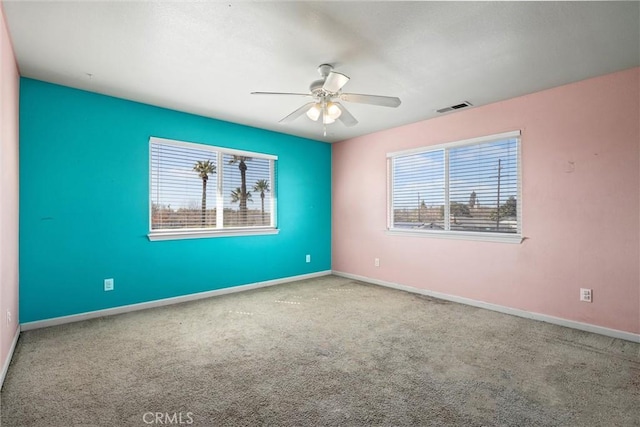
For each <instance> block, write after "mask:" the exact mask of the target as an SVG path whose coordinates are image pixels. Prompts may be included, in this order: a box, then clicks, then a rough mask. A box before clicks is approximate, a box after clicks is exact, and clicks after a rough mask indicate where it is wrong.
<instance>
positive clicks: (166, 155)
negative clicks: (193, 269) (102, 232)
mask: <svg viewBox="0 0 640 427" xmlns="http://www.w3.org/2000/svg"><path fill="white" fill-rule="evenodd" d="M276 161H277V157H276V156H272V155H269V154H261V153H253V152H248V151H239V150H232V149H227V148H220V147H213V146H210V145H203V144H193V143H189V142H181V141H172V140H167V139H161V138H154V137H152V138H151V139H150V140H149V165H150V169H149V170H150V172H149V181H150V182H149V199H150V200H149V205H150V206H149V209H150V212H149V239H150V240H166V239H183V238H197V237H213V236H225V235H246V234H272V233H276V232H277V229H276V185H275V165H276Z"/></svg>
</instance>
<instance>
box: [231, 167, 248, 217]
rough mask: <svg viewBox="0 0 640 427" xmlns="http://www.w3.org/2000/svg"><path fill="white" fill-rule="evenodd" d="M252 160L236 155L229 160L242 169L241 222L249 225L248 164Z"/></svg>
mask: <svg viewBox="0 0 640 427" xmlns="http://www.w3.org/2000/svg"><path fill="white" fill-rule="evenodd" d="M249 160H251V157H246V156H236V155H234V156H233V158H232V159H231V160H229V164H230V165H233V164H236V163H237V164H238V169H240V194H239V196H240V198H239V199H238V201H239V202H240V221H241V222H242V223H243V224H246V223H247V198H248V197H250V196H248V194H249V193H247V163H246V162H248V161H249Z"/></svg>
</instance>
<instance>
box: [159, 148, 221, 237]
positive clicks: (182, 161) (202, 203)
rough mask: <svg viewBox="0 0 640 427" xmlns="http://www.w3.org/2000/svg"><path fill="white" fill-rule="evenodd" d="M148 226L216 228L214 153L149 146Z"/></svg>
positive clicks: (215, 166)
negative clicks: (149, 218) (149, 214)
mask: <svg viewBox="0 0 640 427" xmlns="http://www.w3.org/2000/svg"><path fill="white" fill-rule="evenodd" d="M150 150H151V182H150V184H151V187H150V192H151V194H150V196H151V197H150V198H151V229H152V230H160V229H178V228H215V227H216V171H217V165H216V157H217V155H216V153H215V152H213V151H210V150H200V149H197V148H191V147H183V146H179V145H168V144H156V143H152V144H151V147H150Z"/></svg>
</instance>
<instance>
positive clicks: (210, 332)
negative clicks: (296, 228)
mask: <svg viewBox="0 0 640 427" xmlns="http://www.w3.org/2000/svg"><path fill="white" fill-rule="evenodd" d="M0 398H1V405H2V406H1V408H2V415H1V419H2V427H36V426H47V427H50V426H53V427H58V426H59V427H65V426H148V425H192V426H258V425H269V426H581V427H582V426H639V425H640V345H638V344H636V343H631V342H628V341H623V340H617V339H612V338H608V337H604V336H600V335H595V334H590V333H586V332H581V331H577V330H572V329H567V328H563V327H559V326H554V325H550V324H545V323H541V322H536V321H531V320H526V319H521V318H518V317H513V316H508V315H504V314H499V313H495V312H491V311H487V310H483V309H478V308H474V307H469V306H464V305H460V304H455V303H449V302H445V301H441V300H436V299H432V298H427V297H424V296H419V295H415V294H410V293H406V292H402V291H397V290H392V289H386V288H383V287H378V286H374V285H368V284H364V283H360V282H356V281H352V280H349V279H345V278H341V277H335V276H326V277H321V278H316V279H310V280H305V281H300V282H295V283H290V284H285V285H278V286H273V287H269V288H262V289H257V290H253V291H247V292H242V293H237V294H230V295H225V296H220V297H215V298H210V299H207V300H200V301H194V302H189V303H184V304H179V305H174V306H169V307H162V308H157V309H150V310H145V311H139V312H134V313H128V314H123V315H118V316H111V317H106V318H100V319H94V320H89V321H84V322H78V323H73V324H67V325H62V326H57V327H51V328H46V329H39V330H33V331H28V332H24V333H22V334H21V337H20V340H19V341H18V345H17V348H16V351H15V354H14V357H13V361H12V363H11V366H10V368H9V372H8V374H7V378H6V380H5V384H4V387H3V390H2V393H1V394H0ZM179 422H181V423H182V424H179Z"/></svg>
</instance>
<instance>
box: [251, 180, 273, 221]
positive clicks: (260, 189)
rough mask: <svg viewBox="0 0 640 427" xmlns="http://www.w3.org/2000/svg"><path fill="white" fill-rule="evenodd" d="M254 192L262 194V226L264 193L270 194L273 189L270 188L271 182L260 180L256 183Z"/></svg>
mask: <svg viewBox="0 0 640 427" xmlns="http://www.w3.org/2000/svg"><path fill="white" fill-rule="evenodd" d="M253 191H255V192H256V193H260V198H261V199H262V200H261V202H262V225H264V193H268V192H269V191H271V189H270V188H269V181H267V180H266V179H259V180H257V181H256V183H255V185H254V186H253Z"/></svg>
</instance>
